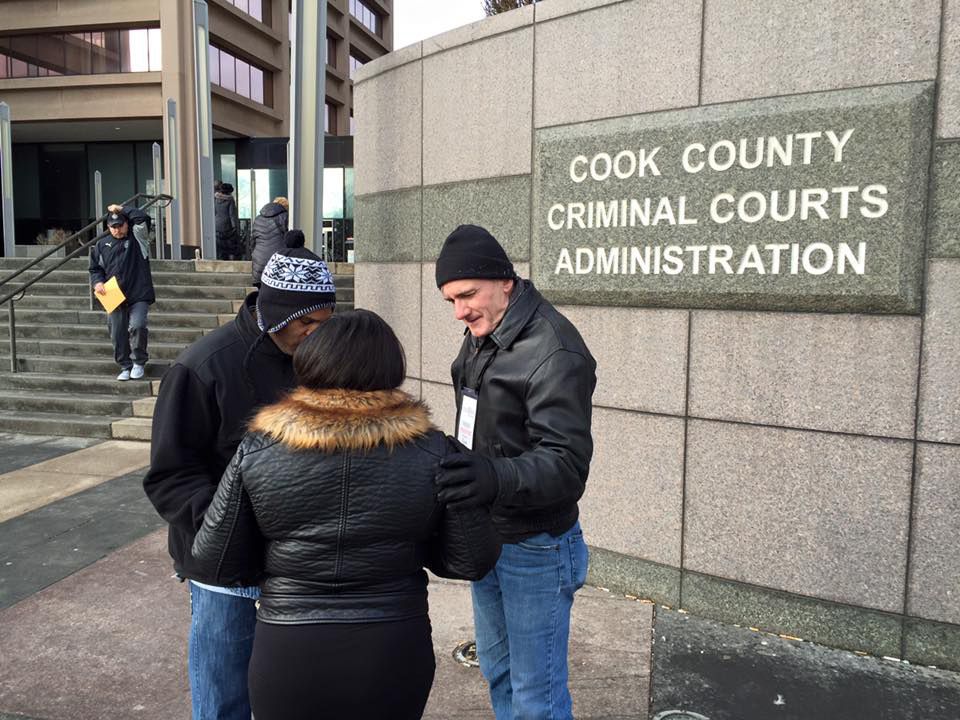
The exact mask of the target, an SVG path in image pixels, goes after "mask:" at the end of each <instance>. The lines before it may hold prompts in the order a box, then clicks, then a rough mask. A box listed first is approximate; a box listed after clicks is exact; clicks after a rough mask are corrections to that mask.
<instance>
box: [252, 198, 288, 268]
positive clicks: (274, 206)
mask: <svg viewBox="0 0 960 720" xmlns="http://www.w3.org/2000/svg"><path fill="white" fill-rule="evenodd" d="M288 209H289V203H288V202H287V199H286V198H285V197H276V198H274V199H273V202H269V203H267V204H266V205H264V206H263V207H262V208H260V212H259V213H258V214H257V217H255V218H254V219H253V230H252V231H251V233H250V258H251V260H253V282H254V284H255V285H259V284H260V275H261V274H263V268H264V267H266V265H267V260H269V259H270V256H271V255H273V254H274V253H275V252H276V251H277V250H280V249H281V248H282V247H283V237H284V235H285V234H286V232H287V222H288V214H287V211H288Z"/></svg>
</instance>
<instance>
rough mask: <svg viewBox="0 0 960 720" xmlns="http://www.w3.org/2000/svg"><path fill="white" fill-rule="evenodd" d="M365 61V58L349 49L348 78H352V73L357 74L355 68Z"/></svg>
mask: <svg viewBox="0 0 960 720" xmlns="http://www.w3.org/2000/svg"><path fill="white" fill-rule="evenodd" d="M366 63H367V61H366V60H364V59H363V58H360V57H357V56H356V55H354V54H353V51H352V50H351V51H350V79H351V80H353V77H354V75H356V74H357V68H359V67H360V66H361V65H365V64H366Z"/></svg>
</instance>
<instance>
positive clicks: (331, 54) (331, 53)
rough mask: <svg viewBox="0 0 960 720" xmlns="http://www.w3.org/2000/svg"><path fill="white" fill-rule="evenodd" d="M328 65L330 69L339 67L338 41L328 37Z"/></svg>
mask: <svg viewBox="0 0 960 720" xmlns="http://www.w3.org/2000/svg"><path fill="white" fill-rule="evenodd" d="M326 61H327V65H329V66H330V67H336V66H337V39H336V38H332V37H330V36H329V35H327V57H326Z"/></svg>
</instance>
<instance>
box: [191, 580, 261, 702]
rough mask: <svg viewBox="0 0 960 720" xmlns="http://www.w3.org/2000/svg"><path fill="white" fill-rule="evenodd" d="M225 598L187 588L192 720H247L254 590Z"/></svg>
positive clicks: (239, 589)
mask: <svg viewBox="0 0 960 720" xmlns="http://www.w3.org/2000/svg"><path fill="white" fill-rule="evenodd" d="M230 590H231V591H232V592H237V591H240V592H242V593H244V595H233V594H230V595H228V594H225V593H221V592H214V591H213V590H207V589H206V588H202V587H198V586H197V585H195V584H194V583H192V582H191V583H190V643H189V652H188V663H189V670H190V697H191V699H192V703H193V720H250V697H249V694H248V692H247V666H248V665H249V664H250V654H251V653H252V652H253V632H254V628H255V627H256V624H257V610H256V607H255V603H256V598H257V595H259V591H258V590H257V588H230Z"/></svg>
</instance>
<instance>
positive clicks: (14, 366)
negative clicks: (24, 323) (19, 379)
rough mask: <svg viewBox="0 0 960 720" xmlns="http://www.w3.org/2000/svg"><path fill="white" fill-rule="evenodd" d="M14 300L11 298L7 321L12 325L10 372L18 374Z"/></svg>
mask: <svg viewBox="0 0 960 720" xmlns="http://www.w3.org/2000/svg"><path fill="white" fill-rule="evenodd" d="M13 304H14V299H13V298H10V312H9V313H8V314H7V320H8V321H9V323H10V372H13V373H15V372H17V319H16V318H15V317H14V310H13Z"/></svg>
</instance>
